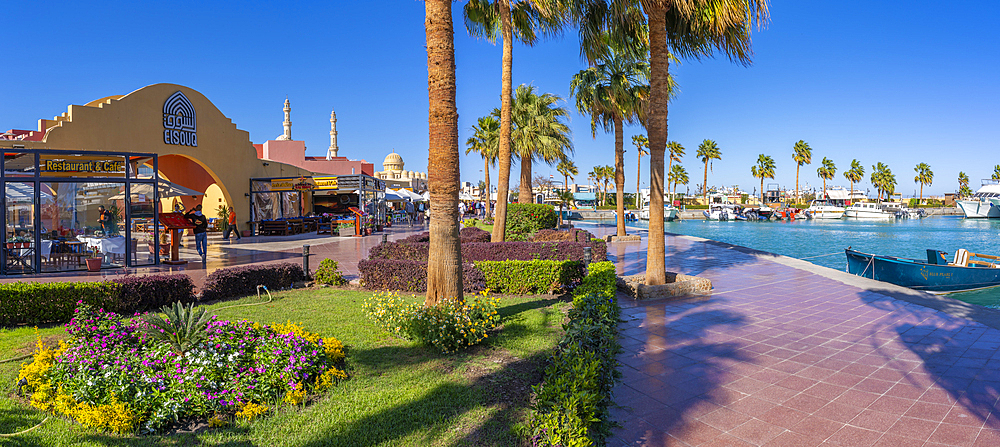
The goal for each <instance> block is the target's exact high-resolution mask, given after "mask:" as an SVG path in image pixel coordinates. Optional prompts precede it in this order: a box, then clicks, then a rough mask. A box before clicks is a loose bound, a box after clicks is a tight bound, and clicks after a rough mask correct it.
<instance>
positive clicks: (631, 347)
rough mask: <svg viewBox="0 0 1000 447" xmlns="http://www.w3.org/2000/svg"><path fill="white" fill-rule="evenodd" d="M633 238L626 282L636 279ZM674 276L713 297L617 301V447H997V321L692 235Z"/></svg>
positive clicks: (673, 254)
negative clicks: (703, 285) (699, 280)
mask: <svg viewBox="0 0 1000 447" xmlns="http://www.w3.org/2000/svg"><path fill="white" fill-rule="evenodd" d="M590 228H591V227H588V229H590ZM607 231H613V230H612V229H603V228H601V229H598V231H596V232H597V233H602V232H607ZM631 231H635V232H636V233H638V234H641V235H642V236H643V241H642V243H631V244H627V243H622V244H612V245H611V246H610V247H609V249H608V252H609V256H611V257H614V258H615V260H616V263H617V265H618V268H619V273H623V274H634V273H641V272H642V271H643V270H644V269H645V256H646V255H645V245H646V234H645V232H643V231H641V230H630V232H631ZM667 269H668V270H671V271H677V272H680V273H685V274H692V275H699V276H703V277H707V278H710V279H711V280H712V282H713V285H714V290H713V291H712V294H711V295H710V296H707V297H701V298H695V299H685V300H679V301H652V302H632V301H628V300H622V306H623V308H624V309H623V318H624V320H625V322H624V323H622V326H621V336H622V337H621V341H622V344H623V346H624V348H625V353H624V354H623V355H622V356H621V359H620V360H621V362H622V364H623V366H622V373H623V383H622V384H621V385H620V386H619V387H618V388H617V389H616V390H615V400H616V402H617V404H619V405H620V406H621V408H620V409H617V410H615V411H614V415H615V417H616V419H617V420H618V421H620V422H621V424H622V427H621V428H620V429H618V430H616V431H615V433H614V437H613V439H612V440H611V442H610V445H616V446H617V445H630V446H638V445H643V446H761V445H764V446H795V447H806V446H818V445H842V446H871V445H876V446H928V447H929V446H988V445H989V446H995V445H1000V421H998V420H997V418H998V417H1000V414H998V413H997V412H996V409H997V400H998V397H1000V330H998V329H997V328H998V327H1000V318H998V312H996V311H992V310H989V309H984V308H981V307H978V306H972V305H968V304H965V303H961V302H958V301H955V300H952V299H949V298H942V297H935V296H933V295H928V294H924V293H919V292H914V291H911V290H908V289H904V288H900V287H895V286H892V285H888V284H885V283H879V282H875V281H871V280H867V279H864V278H858V277H854V276H850V275H847V274H845V273H842V272H838V271H835V270H831V269H827V268H824V267H819V266H815V265H813V264H809V263H807V262H804V261H799V260H795V259H792V258H787V257H783V256H776V255H771V254H767V253H763V252H758V251H754V250H750V249H745V248H742V247H736V246H732V245H728V244H722V243H717V242H712V241H706V240H703V239H698V238H692V237H686V236H668V237H667Z"/></svg>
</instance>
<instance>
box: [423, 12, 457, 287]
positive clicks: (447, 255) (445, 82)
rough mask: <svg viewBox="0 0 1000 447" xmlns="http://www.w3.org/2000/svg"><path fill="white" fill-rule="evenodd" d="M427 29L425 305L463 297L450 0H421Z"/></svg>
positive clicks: (453, 32)
mask: <svg viewBox="0 0 1000 447" xmlns="http://www.w3.org/2000/svg"><path fill="white" fill-rule="evenodd" d="M424 10H425V15H426V18H425V20H424V30H425V32H426V35H427V96H428V113H429V119H428V123H429V132H428V133H429V136H430V138H429V144H428V151H427V152H428V156H427V168H428V169H427V170H428V171H429V173H428V177H427V188H428V189H429V190H430V196H431V216H432V219H431V224H430V247H429V248H428V254H427V298H426V300H425V301H424V302H425V304H427V305H435V304H438V303H440V302H442V301H444V300H458V301H461V300H462V299H463V296H462V289H463V287H462V250H461V246H460V245H459V238H458V218H459V216H458V185H459V183H460V179H461V172H460V170H459V149H458V108H457V106H456V105H455V38H454V34H455V30H454V26H453V25H452V16H451V1H450V0H427V1H426V2H424Z"/></svg>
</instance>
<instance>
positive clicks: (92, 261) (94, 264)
mask: <svg viewBox="0 0 1000 447" xmlns="http://www.w3.org/2000/svg"><path fill="white" fill-rule="evenodd" d="M102 262H104V259H103V258H101V257H99V256H97V250H94V251H93V252H91V255H90V257H89V258H87V271H88V272H99V271H101V263H102Z"/></svg>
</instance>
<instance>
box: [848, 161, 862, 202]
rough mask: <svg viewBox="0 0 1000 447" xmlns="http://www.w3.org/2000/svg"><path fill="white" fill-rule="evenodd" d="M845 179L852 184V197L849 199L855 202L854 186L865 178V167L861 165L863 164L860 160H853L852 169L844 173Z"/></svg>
mask: <svg viewBox="0 0 1000 447" xmlns="http://www.w3.org/2000/svg"><path fill="white" fill-rule="evenodd" d="M844 178H846V179H847V181H849V182H851V195H849V196H847V197H848V199H850V200H852V201H853V198H854V184H855V183H858V182H860V181H861V180H862V179H864V178H865V167H864V166H862V165H861V162H860V161H858V159H856V158H855V159H854V160H851V169H848V170H846V171H844Z"/></svg>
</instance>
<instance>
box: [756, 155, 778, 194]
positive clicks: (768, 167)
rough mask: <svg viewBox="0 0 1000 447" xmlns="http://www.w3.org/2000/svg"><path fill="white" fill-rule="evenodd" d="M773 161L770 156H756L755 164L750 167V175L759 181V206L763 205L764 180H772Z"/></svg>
mask: <svg viewBox="0 0 1000 447" xmlns="http://www.w3.org/2000/svg"><path fill="white" fill-rule="evenodd" d="M774 168H775V166H774V159H773V158H771V156H770V155H764V154H760V155H758V156H757V164H756V165H754V166H751V167H750V174H751V175H753V176H754V178H759V179H760V204H761V205H763V204H764V179H766V178H769V179H773V178H774Z"/></svg>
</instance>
